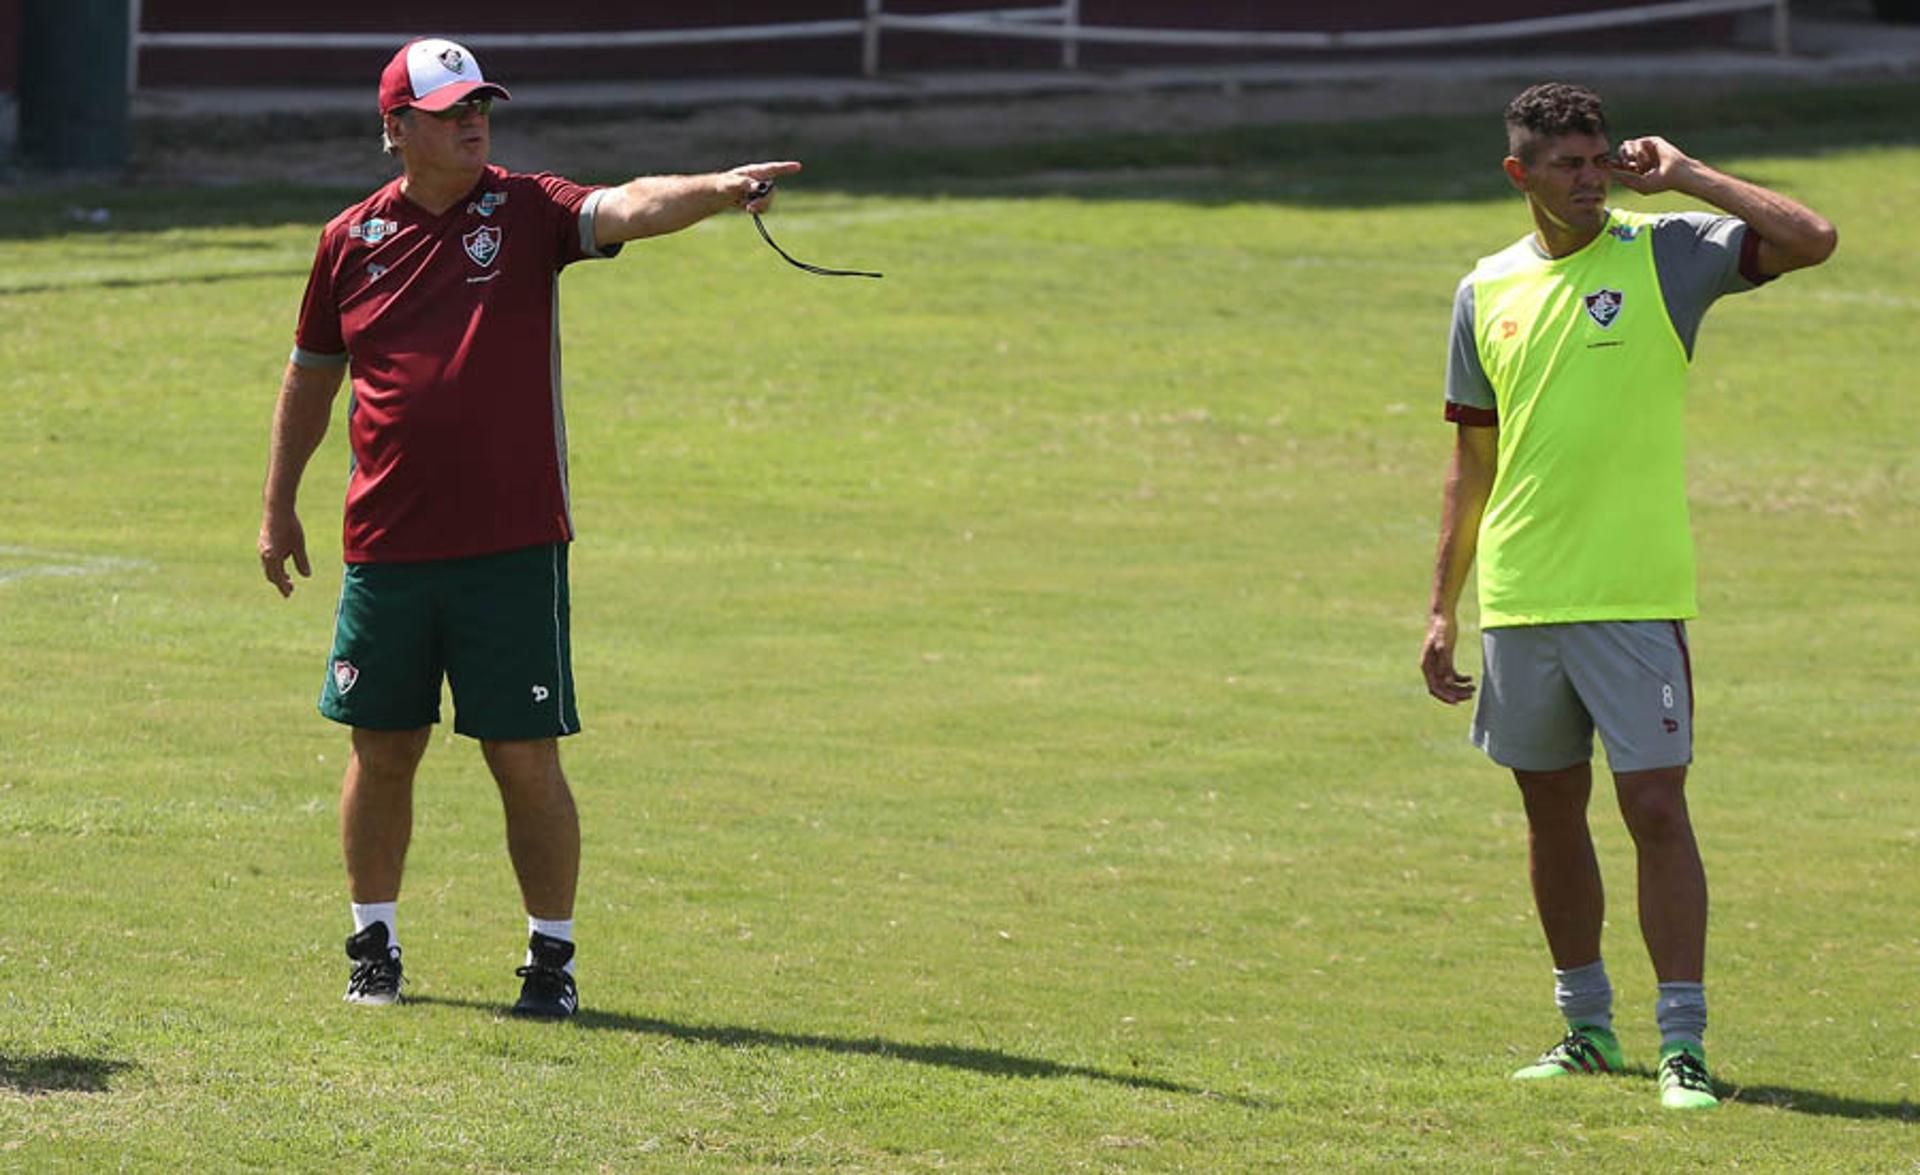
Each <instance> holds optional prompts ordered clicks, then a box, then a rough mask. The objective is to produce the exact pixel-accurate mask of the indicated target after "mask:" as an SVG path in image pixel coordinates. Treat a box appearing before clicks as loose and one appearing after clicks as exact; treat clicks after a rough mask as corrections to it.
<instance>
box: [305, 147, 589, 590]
mask: <svg viewBox="0 0 1920 1175" xmlns="http://www.w3.org/2000/svg"><path fill="white" fill-rule="evenodd" d="M599 191H600V189H595V188H588V187H582V186H581V185H579V184H576V183H573V182H572V181H570V180H565V179H561V178H560V177H558V176H552V175H521V174H518V173H515V172H509V171H507V170H505V169H504V168H500V167H488V168H487V169H486V171H485V173H484V174H483V175H482V176H481V177H480V182H479V183H478V184H476V185H475V186H474V188H473V191H471V192H469V193H468V194H467V196H466V198H465V199H463V200H461V201H460V202H459V203H457V204H455V205H454V206H453V207H452V208H449V209H448V210H447V211H446V212H444V213H442V214H441V215H439V216H434V215H431V214H429V213H428V212H427V211H426V210H425V209H424V208H421V207H420V206H419V205H417V204H414V203H413V202H412V201H410V200H408V199H407V198H406V197H405V196H403V195H401V194H400V181H399V180H397V179H396V180H394V181H393V182H392V183H390V184H388V185H387V186H385V187H383V188H381V189H380V190H379V191H378V192H375V193H374V194H373V195H372V196H369V197H368V198H367V199H365V200H362V201H361V202H360V203H358V204H355V205H354V206H353V207H351V208H349V209H347V210H346V211H345V212H342V213H341V214H340V215H338V216H336V217H334V218H333V220H331V221H329V222H328V223H327V227H326V228H325V229H324V230H322V232H321V234H320V247H319V250H318V252H317V253H316V254H315V255H314V259H313V273H312V275H311V276H310V277H309V278H308V279H307V294H306V299H305V300H304V301H303V302H302V303H301V306H300V323H299V326H298V327H297V328H296V330H295V332H294V353H293V361H294V362H295V363H298V364H300V365H302V366H308V367H315V366H325V365H327V364H331V363H340V362H349V363H350V364H351V366H352V376H353V392H352V400H351V405H350V408H349V413H348V422H349V433H350V436H351V438H352V442H353V476H352V480H351V481H350V482H349V484H348V486H347V511H346V535H345V555H346V561H347V562H349V563H405V562H413V561H417V560H423V559H455V558H461V557H464V556H468V555H484V554H489V553H492V552H495V551H507V550H512V549H514V548H517V547H528V546H533V545H535V544H539V543H552V542H565V541H568V540H570V539H572V537H573V520H572V516H571V513H570V510H569V505H568V496H567V436H566V418H565V415H564V413H563V412H562V410H561V404H560V322H559V305H560V300H559V295H560V290H559V279H560V270H561V269H562V268H563V267H564V266H566V265H568V264H569V263H571V262H574V261H578V260H580V259H581V258H583V257H596V256H612V255H613V254H615V253H617V252H619V247H618V246H614V247H613V248H611V249H608V250H605V251H599V250H596V249H595V247H594V244H593V237H592V231H593V207H594V205H596V204H598V203H599V198H598V192H599Z"/></svg>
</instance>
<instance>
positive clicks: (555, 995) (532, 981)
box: [513, 931, 580, 1020]
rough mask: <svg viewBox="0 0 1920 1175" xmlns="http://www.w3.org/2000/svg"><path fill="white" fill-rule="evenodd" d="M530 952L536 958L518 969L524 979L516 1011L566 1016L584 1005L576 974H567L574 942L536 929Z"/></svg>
mask: <svg viewBox="0 0 1920 1175" xmlns="http://www.w3.org/2000/svg"><path fill="white" fill-rule="evenodd" d="M527 953H528V954H530V955H532V956H533V962H531V963H528V964H527V965H526V966H524V967H521V968H519V969H518V970H516V971H515V972H514V974H515V975H518V976H519V977H520V978H521V979H522V980H524V981H525V982H523V983H522V984H521V985H520V1000H519V1002H518V1003H516V1004H514V1005H513V1014H514V1015H516V1016H528V1017H533V1018H536V1019H540V1020H565V1019H566V1018H567V1017H569V1016H571V1015H573V1013H574V1011H575V1010H576V1009H578V1008H579V1007H580V995H579V991H578V990H577V989H576V988H575V987H574V985H573V976H571V975H569V974H567V961H568V960H569V959H571V958H573V944H572V943H570V942H567V941H566V940H565V939H559V938H551V937H548V936H547V935H544V934H541V933H539V932H538V931H535V932H534V933H533V935H532V936H531V937H530V938H528V939H527Z"/></svg>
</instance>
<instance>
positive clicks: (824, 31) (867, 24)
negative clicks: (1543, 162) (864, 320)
mask: <svg viewBox="0 0 1920 1175" xmlns="http://www.w3.org/2000/svg"><path fill="white" fill-rule="evenodd" d="M129 2H130V4H131V7H132V10H133V17H134V22H135V23H134V28H135V35H134V38H133V52H132V53H130V54H129V57H130V58H131V60H130V61H129V63H128V76H129V87H130V88H131V87H132V86H133V85H135V84H137V82H138V78H139V72H138V71H139V52H140V50H143V49H377V50H385V49H391V48H392V47H393V46H395V45H396V44H398V43H400V42H401V41H403V40H405V39H406V37H407V36H408V35H409V34H405V33H401V32H397V31H396V32H380V33H325V32H312V33H307V32H298V33H289V32H274V33H258V32H165V31H155V32H147V31H144V30H141V29H140V28H139V17H140V3H139V0H129ZM865 4H866V11H865V15H863V16H861V17H859V18H857V19H845V20H810V21H786V22H780V23H773V24H753V25H726V26H715V27H711V28H690V29H609V30H604V31H598V30H583V31H578V32H564V33H470V34H465V35H462V36H461V37H460V40H461V42H462V43H463V44H465V45H467V46H469V47H471V48H474V49H622V48H658V47H671V46H682V45H720V44H728V43H741V42H754V43H767V42H775V41H795V40H806V39H833V38H840V37H858V38H859V39H860V46H861V51H860V69H861V73H862V74H864V75H865V76H867V77H877V76H878V75H879V74H880V70H881V47H882V34H884V33H885V32H887V31H889V30H891V31H894V32H902V33H920V34H937V35H944V36H955V37H989V38H1003V39H1012V40H1028V41H1057V42H1059V45H1060V68H1062V69H1077V68H1079V65H1080V47H1081V46H1082V45H1142V46H1155V47H1161V48H1169V49H1256V50H1257V49H1275V50H1289V51H1327V50H1382V49H1431V48H1436V47H1443V46H1446V45H1466V44H1475V43H1483V42H1489V41H1511V40H1519V39H1524V38H1527V37H1539V36H1551V35H1554V34H1557V33H1581V32H1593V31H1597V30H1601V29H1615V28H1631V27H1637V26H1641V25H1649V24H1661V23H1667V22H1672V21H1681V20H1692V19H1696V18H1699V17H1711V16H1725V15H1730V14H1735V13H1741V12H1758V11H1762V10H1771V12H1772V16H1773V20H1772V39H1773V48H1774V51H1775V52H1777V53H1779V54H1781V55H1783V56H1784V55H1786V54H1787V53H1789V52H1790V51H1791V42H1790V39H1789V31H1788V15H1787V8H1788V0H1668V2H1666V3H1660V4H1633V5H1626V6H1622V7H1616V8H1611V9H1606V10H1603V11H1598V12H1576V13H1569V14H1565V15H1561V16H1541V17H1530V18H1526V19H1521V20H1502V21H1487V22H1482V23H1479V24H1463V25H1448V26H1435V27H1431V28H1409V29H1369V30H1356V31H1350V32H1349V31H1331V32H1298V31H1295V32H1287V31H1276V30H1264V29H1246V30H1228V29H1173V28H1147V27H1141V26H1116V25H1087V24H1082V23H1080V0H1063V2H1062V3H1058V4H1052V5H1047V6H1044V7H1019V8H1011V7H1010V8H996V9H985V10H979V11H974V12H954V13H936V14H919V15H908V14H904V13H898V12H894V13H889V12H887V11H886V3H885V0H865Z"/></svg>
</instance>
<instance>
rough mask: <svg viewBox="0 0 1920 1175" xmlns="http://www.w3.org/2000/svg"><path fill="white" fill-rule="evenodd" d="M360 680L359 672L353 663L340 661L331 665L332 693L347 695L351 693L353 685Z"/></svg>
mask: <svg viewBox="0 0 1920 1175" xmlns="http://www.w3.org/2000/svg"><path fill="white" fill-rule="evenodd" d="M359 680H360V670H359V668H358V667H356V666H355V665H354V663H353V662H351V661H348V660H345V659H342V660H339V661H335V662H334V663H333V688H334V692H336V693H339V694H347V693H350V692H352V690H353V683H354V682H356V681H359Z"/></svg>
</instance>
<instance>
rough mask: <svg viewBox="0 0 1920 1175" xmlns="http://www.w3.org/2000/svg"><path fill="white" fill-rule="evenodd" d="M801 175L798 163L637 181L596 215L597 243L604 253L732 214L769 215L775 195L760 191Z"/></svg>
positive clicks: (613, 194)
mask: <svg viewBox="0 0 1920 1175" xmlns="http://www.w3.org/2000/svg"><path fill="white" fill-rule="evenodd" d="M799 170H800V165H799V164H798V163H793V162H781V163H748V164H743V165H742V166H740V167H736V168H734V169H733V170H732V171H721V172H714V173H711V174H708V175H643V176H639V177H636V178H634V179H631V180H628V181H627V182H626V183H624V184H621V185H620V186H619V187H617V188H612V189H610V190H609V191H608V192H607V194H606V195H605V196H604V197H602V198H601V200H600V204H599V206H598V207H596V208H595V209H594V213H593V239H594V242H595V243H596V244H598V245H600V246H602V247H605V246H607V245H617V244H619V243H620V242H622V241H633V240H638V239H639V238H641V237H658V236H663V235H665V234H667V233H677V232H679V231H680V230H681V229H683V228H686V227H688V226H690V225H694V224H698V223H699V222H700V221H703V220H705V219H706V218H707V217H709V216H712V215H713V214H714V213H716V212H724V211H726V210H727V209H729V208H740V209H744V210H746V211H748V212H764V211H766V209H767V206H768V205H769V204H771V203H772V202H773V194H772V193H771V192H769V191H766V190H765V189H764V188H762V187H761V186H760V185H761V184H762V183H763V182H764V183H771V182H772V181H774V180H776V179H779V178H780V177H781V176H783V175H792V174H793V173H794V172H796V171H799ZM756 192H758V193H759V194H758V195H756V194H755V193H756Z"/></svg>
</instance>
